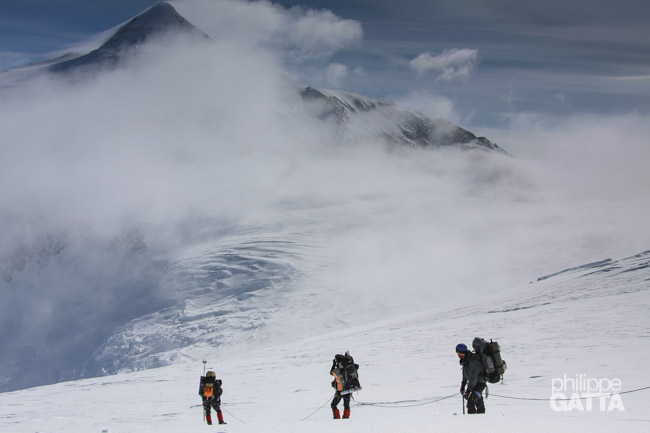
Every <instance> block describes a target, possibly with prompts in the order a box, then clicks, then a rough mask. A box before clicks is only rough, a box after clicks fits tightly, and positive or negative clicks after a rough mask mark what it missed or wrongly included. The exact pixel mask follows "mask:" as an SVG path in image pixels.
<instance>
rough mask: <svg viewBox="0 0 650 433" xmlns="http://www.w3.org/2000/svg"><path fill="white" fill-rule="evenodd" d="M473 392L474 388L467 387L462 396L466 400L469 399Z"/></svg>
mask: <svg viewBox="0 0 650 433" xmlns="http://www.w3.org/2000/svg"><path fill="white" fill-rule="evenodd" d="M473 392H474V390H473V389H472V388H467V390H466V391H465V393H464V394H463V397H465V399H466V400H469V398H470V396H471V395H472V393H473Z"/></svg>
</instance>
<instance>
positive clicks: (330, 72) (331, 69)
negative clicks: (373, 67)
mask: <svg viewBox="0 0 650 433" xmlns="http://www.w3.org/2000/svg"><path fill="white" fill-rule="evenodd" d="M348 75H350V68H348V67H347V66H346V65H343V64H341V63H330V64H329V65H327V68H326V69H325V81H326V82H327V83H328V85H329V86H332V87H340V86H341V82H342V81H343V80H344V79H345V78H347V76H348Z"/></svg>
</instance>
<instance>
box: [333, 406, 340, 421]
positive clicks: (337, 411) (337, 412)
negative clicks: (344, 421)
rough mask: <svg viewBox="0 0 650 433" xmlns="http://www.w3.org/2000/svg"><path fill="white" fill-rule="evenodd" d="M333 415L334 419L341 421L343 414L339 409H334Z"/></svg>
mask: <svg viewBox="0 0 650 433" xmlns="http://www.w3.org/2000/svg"><path fill="white" fill-rule="evenodd" d="M332 413H333V414H334V419H341V412H339V410H338V409H337V408H335V407H333V408H332Z"/></svg>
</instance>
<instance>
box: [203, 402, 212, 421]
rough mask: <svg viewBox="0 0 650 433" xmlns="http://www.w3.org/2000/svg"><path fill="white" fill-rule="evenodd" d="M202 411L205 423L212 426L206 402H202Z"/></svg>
mask: <svg viewBox="0 0 650 433" xmlns="http://www.w3.org/2000/svg"><path fill="white" fill-rule="evenodd" d="M203 411H204V412H205V421H206V422H207V423H208V425H212V415H211V414H210V403H208V402H207V401H204V402H203Z"/></svg>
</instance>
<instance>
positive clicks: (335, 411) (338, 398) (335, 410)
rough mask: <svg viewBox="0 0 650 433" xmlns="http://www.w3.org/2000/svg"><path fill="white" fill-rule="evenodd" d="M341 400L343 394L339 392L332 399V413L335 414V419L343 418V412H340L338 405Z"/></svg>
mask: <svg viewBox="0 0 650 433" xmlns="http://www.w3.org/2000/svg"><path fill="white" fill-rule="evenodd" d="M340 401H341V396H340V395H339V393H338V392H337V393H336V394H334V398H333V399H332V404H330V406H331V407H332V415H333V416H334V419H341V412H339V409H338V407H337V406H338V405H339V402H340Z"/></svg>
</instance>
